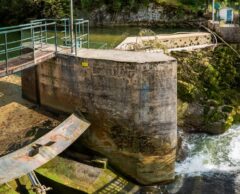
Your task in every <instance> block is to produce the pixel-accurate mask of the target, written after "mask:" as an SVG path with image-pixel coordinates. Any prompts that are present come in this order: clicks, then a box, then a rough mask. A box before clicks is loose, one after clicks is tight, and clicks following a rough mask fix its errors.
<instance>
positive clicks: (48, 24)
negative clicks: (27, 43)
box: [0, 22, 56, 34]
mask: <svg viewBox="0 0 240 194" xmlns="http://www.w3.org/2000/svg"><path fill="white" fill-rule="evenodd" d="M55 24H56V22H51V23H47V24H40V25H36V26H31V27H24V28H20V29H15V30H6V31H2V32H0V34H9V33H12V32H20V31H23V30H31V29H33V28H40V27H45V26H52V25H55Z"/></svg>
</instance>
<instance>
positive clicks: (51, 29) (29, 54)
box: [0, 18, 107, 74]
mask: <svg viewBox="0 0 240 194" xmlns="http://www.w3.org/2000/svg"><path fill="white" fill-rule="evenodd" d="M89 31H90V29H89V20H84V19H75V20H74V37H73V39H71V38H70V37H71V36H70V34H71V27H70V19H69V18H63V19H38V20H32V21H31V22H30V23H28V24H22V25H18V26H10V27H3V28H0V72H1V71H2V70H5V71H6V73H7V74H8V69H9V66H12V65H15V66H17V65H21V63H25V62H28V61H33V62H34V63H36V52H37V51H39V50H41V51H42V50H43V49H44V48H51V49H52V51H53V52H55V53H57V52H60V51H61V50H64V52H66V50H68V52H69V48H70V47H74V49H72V50H74V53H72V54H75V55H77V53H78V49H81V48H89V47H90V45H93V48H101V49H104V48H106V47H107V43H100V42H90V40H89V39H90V36H89ZM51 45H52V46H51ZM15 59H16V60H15ZM17 59H18V60H17ZM14 60H15V61H14ZM4 63H5V65H4ZM18 63H19V64H18ZM3 67H4V69H3Z"/></svg>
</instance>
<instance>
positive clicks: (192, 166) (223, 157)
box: [176, 126, 240, 176]
mask: <svg viewBox="0 0 240 194" xmlns="http://www.w3.org/2000/svg"><path fill="white" fill-rule="evenodd" d="M183 144H184V145H186V147H187V148H188V151H187V152H188V157H187V158H186V159H185V160H184V161H182V162H180V163H176V173H177V174H179V175H180V174H185V175H188V176H191V175H192V176H195V175H200V174H201V173H205V172H210V171H217V170H221V171H235V170H240V126H235V127H232V128H231V129H229V131H228V132H226V133H224V134H222V135H216V136H210V135H206V134H188V135H186V136H184V137H183Z"/></svg>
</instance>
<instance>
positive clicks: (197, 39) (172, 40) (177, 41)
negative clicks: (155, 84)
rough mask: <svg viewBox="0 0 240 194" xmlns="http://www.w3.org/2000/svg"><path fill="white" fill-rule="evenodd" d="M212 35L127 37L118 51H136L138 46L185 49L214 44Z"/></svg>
mask: <svg viewBox="0 0 240 194" xmlns="http://www.w3.org/2000/svg"><path fill="white" fill-rule="evenodd" d="M212 43H213V41H212V35H211V34H210V33H205V32H193V33H184V34H171V35H163V34H161V35H156V36H142V37H139V36H138V37H127V38H126V39H125V40H124V41H123V42H121V43H120V44H119V45H118V46H117V47H116V49H118V50H134V48H135V47H136V44H138V45H139V46H140V47H141V46H142V47H143V48H144V46H145V47H147V46H149V45H152V46H153V48H154V45H157V46H159V47H160V48H162V49H163V48H165V49H174V48H184V47H191V46H199V45H209V44H212Z"/></svg>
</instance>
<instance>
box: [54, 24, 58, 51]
mask: <svg viewBox="0 0 240 194" xmlns="http://www.w3.org/2000/svg"><path fill="white" fill-rule="evenodd" d="M54 30H55V52H56V54H57V44H58V43H57V23H56V24H55V29H54Z"/></svg>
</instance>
